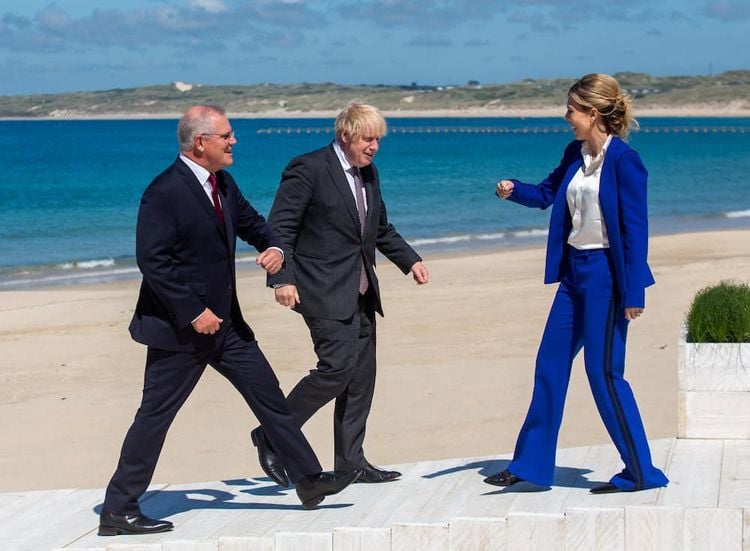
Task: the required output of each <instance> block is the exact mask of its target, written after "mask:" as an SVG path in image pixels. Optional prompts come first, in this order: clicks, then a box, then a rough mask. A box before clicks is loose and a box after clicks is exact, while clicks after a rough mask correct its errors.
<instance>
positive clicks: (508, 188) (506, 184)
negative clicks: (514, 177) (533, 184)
mask: <svg viewBox="0 0 750 551" xmlns="http://www.w3.org/2000/svg"><path fill="white" fill-rule="evenodd" d="M512 193H513V182H511V181H510V180H500V181H499V182H498V183H497V188H496V189H495V195H497V196H498V197H500V199H507V198H508V197H510V196H511V194H512Z"/></svg>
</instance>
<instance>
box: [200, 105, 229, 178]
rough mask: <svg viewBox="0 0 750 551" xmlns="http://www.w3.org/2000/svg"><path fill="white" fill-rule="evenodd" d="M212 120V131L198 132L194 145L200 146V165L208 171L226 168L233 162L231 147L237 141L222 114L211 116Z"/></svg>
mask: <svg viewBox="0 0 750 551" xmlns="http://www.w3.org/2000/svg"><path fill="white" fill-rule="evenodd" d="M212 119H213V122H214V128H213V132H211V133H210V134H200V135H198V136H197V137H196V139H195V143H196V146H197V147H199V148H202V151H201V160H202V161H203V162H202V163H201V164H202V166H203V167H204V168H205V169H206V170H208V171H210V172H216V171H217V170H220V169H222V168H226V167H228V166H229V165H231V164H232V163H233V162H234V158H233V157H232V147H233V146H234V144H236V143H237V140H236V139H235V137H234V132H233V131H232V126H231V125H230V124H229V120H228V119H227V118H226V117H225V116H223V115H215V116H213V117H212Z"/></svg>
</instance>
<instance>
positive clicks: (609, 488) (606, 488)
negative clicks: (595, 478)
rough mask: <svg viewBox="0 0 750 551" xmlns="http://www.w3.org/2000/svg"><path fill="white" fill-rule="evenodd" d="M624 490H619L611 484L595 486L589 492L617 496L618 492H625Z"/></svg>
mask: <svg viewBox="0 0 750 551" xmlns="http://www.w3.org/2000/svg"><path fill="white" fill-rule="evenodd" d="M624 491H625V490H623V489H622V488H618V487H617V486H615V485H614V484H612V483H611V482H607V483H606V484H602V485H601V486H595V487H593V488H591V489H590V490H589V493H591V494H616V493H617V492H624Z"/></svg>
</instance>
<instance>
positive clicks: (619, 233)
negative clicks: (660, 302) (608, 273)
mask: <svg viewBox="0 0 750 551" xmlns="http://www.w3.org/2000/svg"><path fill="white" fill-rule="evenodd" d="M582 145H583V142H580V141H574V142H572V143H570V144H569V145H568V147H567V148H566V149H565V153H564V155H563V158H562V161H560V164H559V165H558V167H557V168H556V169H555V170H553V171H552V173H551V174H550V175H549V176H547V178H545V180H544V181H543V182H541V183H540V184H538V185H535V186H533V185H529V184H524V183H522V182H519V181H517V180H514V186H515V187H514V188H513V193H512V194H511V196H510V197H509V198H508V199H509V200H511V201H515V202H517V203H520V204H522V205H526V206H527V207H538V208H542V209H546V208H547V207H548V206H550V205H552V215H551V217H550V224H549V235H548V237H547V265H546V269H545V273H544V282H545V283H554V282H556V281H560V276H561V269H562V263H563V260H564V257H565V254H564V253H565V247H566V246H567V240H568V235H570V230H571V228H572V221H571V219H570V211H569V209H568V203H567V200H566V198H565V194H566V193H567V189H568V184H570V181H571V180H572V179H573V176H574V175H575V173H576V172H577V171H578V169H579V168H580V167H581V164H582V163H583V157H582V156H581V146H582ZM647 180H648V172H646V167H644V166H643V163H642V162H641V158H640V157H639V156H638V153H636V152H635V150H633V149H631V148H630V147H629V146H628V145H627V144H626V143H625V142H623V141H622V140H621V139H620V138H618V137H616V136H613V137H612V141H611V142H610V144H609V148H608V150H607V154H606V156H605V157H604V164H603V165H602V172H601V180H600V182H599V203H600V205H601V210H602V216H603V217H604V224H605V226H606V228H607V236H608V238H609V249H610V253H611V255H612V261H613V264H614V268H615V280H616V281H617V287H618V290H619V292H620V298H621V300H622V305H623V306H624V307H626V308H627V307H633V308H636V307H640V308H642V307H643V306H644V304H645V289H646V287H648V286H649V285H652V284H653V283H654V276H653V275H652V274H651V269H650V268H649V266H648V262H647V260H646V259H647V256H648V207H647V201H646V181H647Z"/></svg>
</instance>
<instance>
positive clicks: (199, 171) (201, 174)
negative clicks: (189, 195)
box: [180, 153, 211, 186]
mask: <svg viewBox="0 0 750 551" xmlns="http://www.w3.org/2000/svg"><path fill="white" fill-rule="evenodd" d="M180 160H181V161H182V162H183V163H185V164H186V165H187V166H188V168H189V169H190V170H191V171H192V172H193V174H195V177H196V178H198V182H199V183H200V185H202V186H205V185H206V182H207V181H208V177H209V175H210V174H211V173H210V172H209V171H208V170H206V169H205V168H203V167H202V166H201V165H199V164H198V163H196V162H195V161H194V160H192V159H190V158H189V157H186V156H185V155H183V154H182V153H180Z"/></svg>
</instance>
